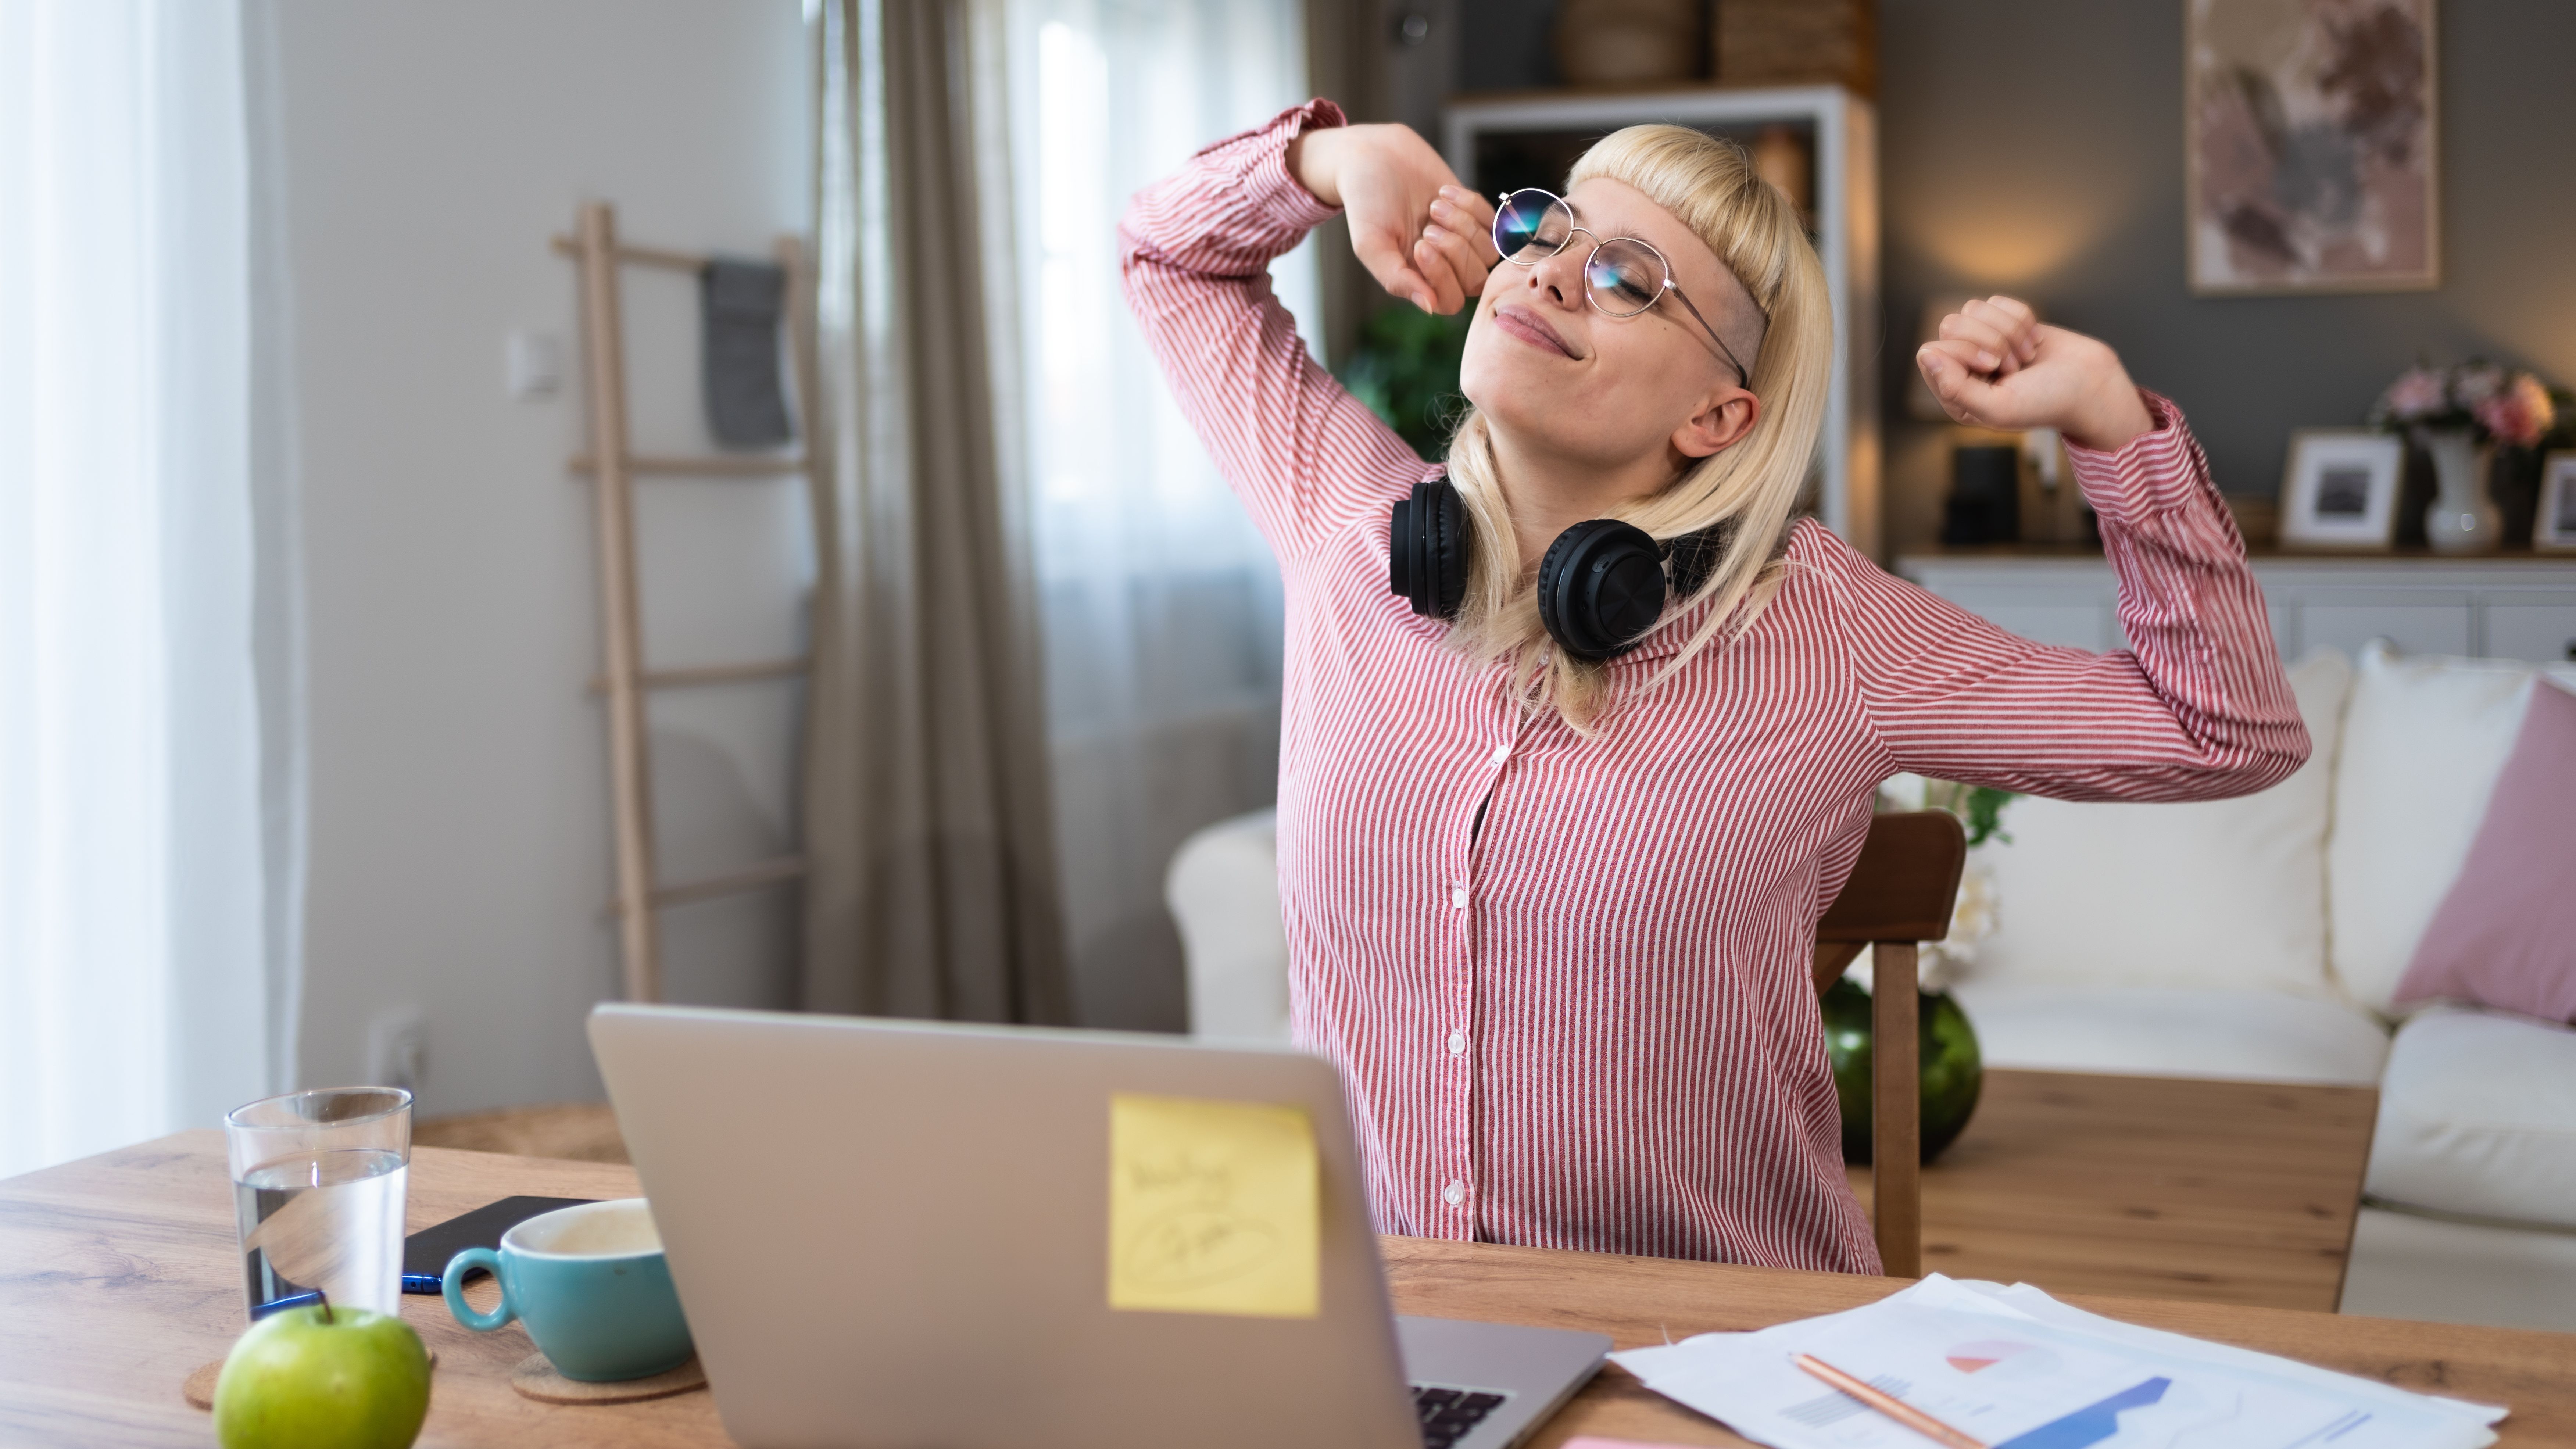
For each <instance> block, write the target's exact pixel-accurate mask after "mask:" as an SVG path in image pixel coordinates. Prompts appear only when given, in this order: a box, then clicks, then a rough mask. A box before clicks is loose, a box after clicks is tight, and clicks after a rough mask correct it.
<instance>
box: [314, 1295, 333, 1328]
mask: <svg viewBox="0 0 2576 1449" xmlns="http://www.w3.org/2000/svg"><path fill="white" fill-rule="evenodd" d="M313 1296H314V1297H316V1298H319V1299H321V1300H322V1321H323V1322H324V1323H337V1322H339V1320H338V1319H336V1318H334V1317H332V1316H331V1295H330V1294H328V1293H325V1292H323V1291H322V1290H321V1289H319V1288H316V1289H314V1290H313Z"/></svg>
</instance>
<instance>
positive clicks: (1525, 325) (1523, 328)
mask: <svg viewBox="0 0 2576 1449" xmlns="http://www.w3.org/2000/svg"><path fill="white" fill-rule="evenodd" d="M1494 325H1495V326H1497V327H1500V328H1502V329H1503V330H1504V331H1505V332H1508V333H1510V334H1511V335H1512V336H1514V337H1517V338H1519V339H1520V340H1521V341H1523V342H1526V343H1528V344H1529V345H1530V346H1532V347H1536V348H1541V349H1543V350H1545V351H1548V352H1553V353H1555V354H1556V355H1557V356H1559V357H1567V358H1577V360H1580V359H1579V357H1578V355H1577V354H1576V352H1575V350H1574V349H1573V348H1572V347H1570V346H1568V345H1566V341H1565V339H1564V338H1562V337H1559V336H1558V335H1557V333H1556V329H1555V328H1553V327H1550V326H1548V325H1547V319H1545V318H1543V317H1541V316H1539V315H1538V314H1537V313H1536V312H1533V311H1531V310H1530V309H1528V308H1527V307H1521V306H1515V305H1511V304H1508V303H1507V304H1505V305H1503V306H1500V307H1497V308H1495V309H1494Z"/></svg>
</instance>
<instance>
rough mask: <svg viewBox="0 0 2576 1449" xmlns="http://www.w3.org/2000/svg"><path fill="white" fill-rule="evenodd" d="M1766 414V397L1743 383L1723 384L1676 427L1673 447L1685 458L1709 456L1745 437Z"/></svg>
mask: <svg viewBox="0 0 2576 1449" xmlns="http://www.w3.org/2000/svg"><path fill="white" fill-rule="evenodd" d="M1761 415H1762V399H1760V398H1758V397H1755V396H1754V395H1753V394H1752V393H1751V392H1748V391H1746V390H1745V389H1743V388H1740V387H1728V388H1721V389H1719V390H1718V391H1715V392H1712V393H1710V394H1709V395H1708V396H1707V397H1706V398H1703V399H1702V400H1701V402H1700V409H1699V411H1698V412H1695V413H1693V414H1691V415H1690V419H1689V420H1688V421H1687V422H1684V423H1683V424H1682V425H1681V426H1680V427H1678V428H1675V429H1674V430H1673V448H1674V450H1675V451H1676V452H1679V453H1680V454H1681V455H1682V456H1683V457H1685V458H1705V457H1708V456H1709V455H1710V454H1712V453H1718V452H1723V451H1724V450H1726V449H1728V448H1731V447H1733V446H1735V445H1736V444H1737V443H1740V442H1742V441H1744V435H1745V434H1747V433H1749V432H1752V431H1753V424H1754V421H1755V419H1757V418H1759V417H1760V416H1761Z"/></svg>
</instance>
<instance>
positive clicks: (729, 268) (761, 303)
mask: <svg viewBox="0 0 2576 1449" xmlns="http://www.w3.org/2000/svg"><path fill="white" fill-rule="evenodd" d="M786 298H787V269H786V268H784V267H782V266H779V265H778V264H777V263H775V262H747V261H737V260H734V259H732V258H729V257H717V258H715V259H714V260H712V261H710V262H708V263H707V266H706V270H705V271H702V272H700V273H699V274H698V300H699V303H700V307H699V312H700V320H701V323H702V325H701V328H700V330H701V332H702V333H703V334H704V336H705V339H706V362H705V371H706V385H707V427H708V429H709V430H710V431H712V432H713V433H714V434H715V435H716V441H717V442H719V443H722V444H724V445H725V446H726V447H728V448H774V447H776V446H778V445H779V444H781V443H784V442H788V441H790V440H792V439H793V438H794V437H795V436H796V430H795V427H794V425H792V424H791V423H789V422H788V420H787V394H786V392H785V391H784V390H783V389H782V387H781V386H780V383H779V377H778V319H779V314H780V312H781V311H782V310H783V309H784V307H785V305H786Z"/></svg>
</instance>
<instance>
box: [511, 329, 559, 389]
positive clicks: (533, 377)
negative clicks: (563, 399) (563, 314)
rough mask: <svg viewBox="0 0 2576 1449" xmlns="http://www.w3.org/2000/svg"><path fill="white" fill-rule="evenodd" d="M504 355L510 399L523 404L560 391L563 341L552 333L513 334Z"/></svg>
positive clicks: (525, 331) (518, 332)
mask: <svg viewBox="0 0 2576 1449" xmlns="http://www.w3.org/2000/svg"><path fill="white" fill-rule="evenodd" d="M505 355H506V357H507V359H508V364H507V366H506V368H505V369H504V371H505V372H506V373H507V375H508V378H509V384H510V396H511V397H512V398H515V399H517V400H519V401H521V402H525V401H527V400H528V399H530V398H545V397H553V396H554V395H555V394H556V393H558V392H560V391H562V390H563V341H562V339H560V338H558V337H556V336H555V335H554V334H553V333H551V332H531V331H527V330H525V329H522V330H520V331H516V332H513V333H511V334H510V339H509V346H508V348H507V350H506V354H505Z"/></svg>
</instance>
